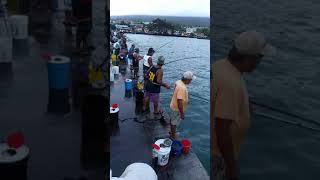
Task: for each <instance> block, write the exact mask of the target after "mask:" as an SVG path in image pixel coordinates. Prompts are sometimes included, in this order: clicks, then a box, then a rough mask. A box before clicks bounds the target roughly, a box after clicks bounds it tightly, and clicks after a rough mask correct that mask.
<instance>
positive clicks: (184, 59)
mask: <svg viewBox="0 0 320 180" xmlns="http://www.w3.org/2000/svg"><path fill="white" fill-rule="evenodd" d="M193 58H203V57H202V56H194V57H187V58H181V59H176V60H173V61H170V62H167V63H164V65H167V64H170V63H174V62H178V61H182V60H186V59H193Z"/></svg>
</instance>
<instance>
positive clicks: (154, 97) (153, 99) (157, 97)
mask: <svg viewBox="0 0 320 180" xmlns="http://www.w3.org/2000/svg"><path fill="white" fill-rule="evenodd" d="M145 97H148V98H149V101H150V102H152V103H153V104H159V102H160V93H150V92H146V93H145Z"/></svg>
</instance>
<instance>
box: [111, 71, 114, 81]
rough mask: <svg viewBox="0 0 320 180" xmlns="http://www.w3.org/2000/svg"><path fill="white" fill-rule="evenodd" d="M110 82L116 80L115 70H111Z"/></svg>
mask: <svg viewBox="0 0 320 180" xmlns="http://www.w3.org/2000/svg"><path fill="white" fill-rule="evenodd" d="M110 82H114V74H113V72H110Z"/></svg>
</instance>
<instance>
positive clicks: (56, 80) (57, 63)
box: [47, 56, 70, 89]
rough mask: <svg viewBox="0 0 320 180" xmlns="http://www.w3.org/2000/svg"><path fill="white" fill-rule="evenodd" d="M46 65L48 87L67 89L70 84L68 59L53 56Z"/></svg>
mask: <svg viewBox="0 0 320 180" xmlns="http://www.w3.org/2000/svg"><path fill="white" fill-rule="evenodd" d="M47 66H48V79H49V88H51V89H68V88H69V86H70V85H69V84H70V83H69V81H70V80H69V79H70V59H69V58H68V57H64V56H53V57H52V58H51V60H50V61H49V62H48V64H47Z"/></svg>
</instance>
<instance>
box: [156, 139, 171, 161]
mask: <svg viewBox="0 0 320 180" xmlns="http://www.w3.org/2000/svg"><path fill="white" fill-rule="evenodd" d="M164 140H165V139H159V140H157V141H156V142H155V144H156V145H158V146H159V147H160V149H159V150H156V149H154V153H155V154H153V155H155V156H156V157H158V165H159V166H165V165H167V164H168V162H169V157H170V151H171V146H169V147H161V146H160V144H163V143H164Z"/></svg>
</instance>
